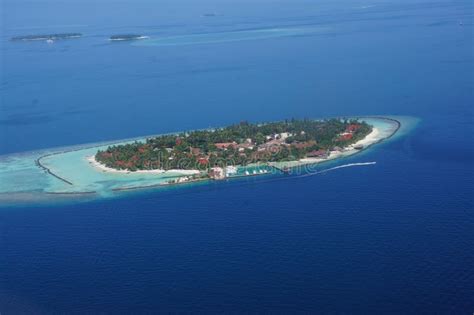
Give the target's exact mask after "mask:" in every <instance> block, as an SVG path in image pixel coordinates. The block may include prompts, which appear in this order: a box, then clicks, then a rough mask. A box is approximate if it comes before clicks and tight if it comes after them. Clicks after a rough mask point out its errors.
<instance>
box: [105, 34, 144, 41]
mask: <svg viewBox="0 0 474 315" xmlns="http://www.w3.org/2000/svg"><path fill="white" fill-rule="evenodd" d="M146 38H148V36H144V35H139V34H118V35H112V36H110V38H109V40H111V41H126V40H137V39H146Z"/></svg>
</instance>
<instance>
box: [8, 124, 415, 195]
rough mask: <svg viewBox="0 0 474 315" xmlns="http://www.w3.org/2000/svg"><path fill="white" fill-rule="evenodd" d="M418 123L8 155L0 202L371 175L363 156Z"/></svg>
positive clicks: (212, 132)
mask: <svg viewBox="0 0 474 315" xmlns="http://www.w3.org/2000/svg"><path fill="white" fill-rule="evenodd" d="M418 121H419V120H418V119H417V118H414V117H407V116H383V117H382V116H358V117H346V118H332V119H316V120H315V119H289V120H284V121H278V122H269V123H250V122H246V121H243V122H240V123H236V124H233V125H230V126H228V127H222V128H209V129H202V130H195V131H188V132H175V133H168V134H161V135H149V136H142V137H137V138H131V139H120V140H115V141H107V142H100V143H88V144H87V143H86V144H80V145H73V146H68V147H62V148H51V149H44V150H40V151H32V152H29V153H22V154H13V155H11V156H5V157H4V158H3V159H2V163H3V164H2V168H1V169H0V177H1V178H2V179H3V181H2V183H5V184H4V185H0V201H1V202H3V203H5V202H13V203H16V202H26V203H28V202H31V201H35V202H36V201H45V202H50V201H52V200H54V201H55V202H56V201H57V202H62V201H65V200H84V201H86V200H94V199H96V198H114V197H115V196H118V195H121V194H122V192H124V193H125V192H132V191H136V190H145V191H146V190H155V189H160V188H162V189H163V191H166V190H167V189H174V188H175V187H176V188H177V186H179V185H183V186H188V187H192V186H195V185H196V186H197V185H206V183H210V182H213V181H220V180H234V179H235V180H237V179H239V178H240V179H241V180H250V181H254V180H258V178H261V179H262V180H283V179H285V178H287V177H288V176H291V177H298V176H313V175H318V174H325V173H327V172H332V171H342V170H343V169H346V168H348V167H349V168H352V167H357V168H359V167H373V165H376V163H377V161H375V160H373V158H375V157H376V156H373V155H370V154H363V152H368V151H370V150H371V148H373V147H375V146H376V145H377V144H378V143H381V142H383V141H386V140H388V139H389V138H398V137H401V136H403V135H406V134H407V133H408V132H409V131H410V130H412V129H413V128H415V127H416V125H417V123H418ZM358 154H360V158H357V159H353V157H354V156H355V155H358ZM1 202H0V203H1Z"/></svg>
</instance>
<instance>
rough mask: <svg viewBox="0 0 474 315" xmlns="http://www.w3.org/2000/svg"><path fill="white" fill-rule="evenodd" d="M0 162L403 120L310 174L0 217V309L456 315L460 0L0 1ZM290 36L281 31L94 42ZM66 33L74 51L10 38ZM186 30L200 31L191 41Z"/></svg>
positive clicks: (462, 58)
mask: <svg viewBox="0 0 474 315" xmlns="http://www.w3.org/2000/svg"><path fill="white" fill-rule="evenodd" d="M0 10H1V12H0V19H1V22H0V35H1V38H0V57H1V63H0V79H1V82H0V84H1V85H0V102H1V103H0V153H1V154H10V153H16V152H23V151H31V150H38V149H44V148H51V147H58V146H67V145H75V144H81V143H89V142H98V141H107V140H116V139H122V138H131V137H136V136H142V135H149V134H158V133H164V132H172V131H180V130H186V129H197V128H207V127H209V126H223V125H227V124H230V123H235V122H239V121H242V120H249V121H254V122H257V121H272V120H279V119H284V118H291V117H298V118H304V117H308V118H320V117H330V116H341V115H404V116H412V117H416V118H419V119H420V122H419V123H418V125H417V126H416V127H415V128H413V129H412V130H411V132H410V133H409V134H407V135H405V136H403V137H399V138H396V139H394V140H390V141H388V142H385V143H383V144H381V145H378V146H377V147H376V148H374V149H372V150H370V151H369V152H367V153H365V154H362V155H360V156H355V157H353V158H350V159H349V160H350V161H354V162H364V161H376V162H377V164H376V165H374V166H370V167H359V168H346V169H339V170H335V171H332V172H327V173H325V174H323V175H316V176H309V177H304V178H293V177H286V178H282V179H278V180H267V179H246V180H239V181H231V182H224V183H218V184H207V185H198V186H195V187H186V188H180V189H169V190H166V191H159V190H156V191H144V192H139V193H130V194H123V195H121V196H120V197H119V198H115V199H104V200H97V201H91V202H86V203H84V202H81V203H69V204H50V205H47V204H36V205H35V204H34V205H31V206H28V207H27V206H15V207H14V206H12V207H0V313H1V314H2V315H4V314H5V315H9V314H19V313H26V314H51V313H77V314H79V313H80V314H86V313H87V314H89V313H90V314H94V313H110V314H116V313H165V312H173V313H189V312H191V313H193V312H199V313H243V312H249V313H300V312H301V313H338V314H356V313H360V314H368V313H374V314H382V313H393V314H408V313H413V314H415V313H416V314H419V313H427V314H428V313H429V314H472V313H473V312H474V202H473V201H474V197H473V191H474V141H473V140H474V128H473V126H474V121H473V120H474V119H473V117H474V112H473V108H474V92H473V91H474V23H473V19H474V5H473V3H472V1H471V0H449V1H448V0H410V1H408V0H372V1H362V0H360V1H359V0H338V1H334V0H331V1H329V0H324V1H308V0H252V1H250V0H242V1H230V0H225V1H224V0H204V1H196V0H157V1H151V0H150V1H146V0H137V1H106V0H96V1H90V0H86V1H80V0H63V1H61V0H36V1H32V0H29V1H26V0H4V1H2V2H1V3H0ZM294 27H304V28H310V29H316V28H317V29H319V28H321V29H322V30H323V31H321V32H314V33H310V34H302V35H298V36H296V35H295V36H282V37H276V38H267V39H258V40H251V39H249V40H245V39H243V40H242V39H240V40H238V41H222V42H219V41H216V42H213V43H207V44H204V43H200V44H199V43H192V38H194V37H192V36H191V43H187V44H177V45H169V46H137V45H134V44H130V43H128V42H127V43H110V42H109V41H108V40H107V38H108V36H110V35H113V34H117V33H140V34H145V35H149V36H151V37H153V38H160V37H170V36H178V35H179V36H189V35H192V34H213V33H222V34H223V35H222V37H223V38H226V36H227V34H229V32H235V31H242V30H259V29H279V28H294ZM62 32H81V33H83V34H84V37H83V38H80V39H76V40H66V41H56V42H55V43H53V44H46V43H45V42H43V41H42V42H25V43H21V42H10V41H9V38H10V37H11V36H16V35H28V34H40V33H62ZM206 36H207V35H206Z"/></svg>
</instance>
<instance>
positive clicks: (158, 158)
mask: <svg viewBox="0 0 474 315" xmlns="http://www.w3.org/2000/svg"><path fill="white" fill-rule="evenodd" d="M372 132H373V126H372V125H369V124H368V123H367V122H365V121H360V120H356V119H328V120H309V119H303V120H298V119H291V120H285V121H281V122H271V123H262V124H253V123H249V122H246V121H243V122H240V123H239V124H235V125H231V126H228V127H224V128H218V129H211V130H197V131H191V132H183V133H179V134H173V135H161V136H157V137H153V138H149V139H146V141H143V142H138V141H136V142H133V143H128V144H121V145H113V146H109V147H107V148H106V149H105V150H99V151H98V152H97V153H96V155H95V156H94V157H93V158H94V161H93V162H94V163H95V164H96V166H97V165H99V166H100V165H101V166H103V167H104V168H105V169H108V170H116V171H126V172H137V171H138V172H140V171H141V172H144V171H158V172H160V171H168V170H188V171H193V170H194V171H195V174H197V173H200V174H202V173H205V174H207V176H209V177H211V178H222V177H226V176H225V175H226V174H229V173H232V172H234V171H235V166H246V165H250V164H255V163H278V162H286V161H298V160H305V159H306V160H308V161H311V159H318V160H321V159H328V158H329V157H330V156H331V154H332V153H333V154H334V153H341V152H343V151H346V150H361V149H363V148H364V146H363V145H362V144H357V143H358V142H360V141H362V140H363V139H365V138H366V137H367V136H368V135H369V134H371V133H372Z"/></svg>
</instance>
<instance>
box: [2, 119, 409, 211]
mask: <svg viewBox="0 0 474 315" xmlns="http://www.w3.org/2000/svg"><path fill="white" fill-rule="evenodd" d="M361 119H363V120H365V121H367V122H368V123H369V124H372V125H373V126H374V127H376V128H377V129H378V130H379V131H380V135H379V137H380V138H388V137H391V136H392V135H395V137H399V136H401V135H403V134H405V133H407V132H408V131H409V130H411V129H412V128H413V127H414V126H415V125H416V122H417V119H415V118H412V117H394V119H397V120H398V121H400V123H401V127H400V129H399V130H398V124H397V123H395V122H394V121H390V120H386V119H378V118H370V117H368V118H361ZM146 138H148V137H143V138H137V139H133V140H122V141H113V142H111V143H100V144H85V145H81V146H76V147H68V148H56V149H50V150H42V151H40V152H30V153H24V154H13V155H6V156H3V157H1V159H2V163H1V169H0V179H1V181H0V182H1V186H0V194H1V195H0V196H1V198H2V200H3V201H4V202H7V201H8V200H10V201H12V200H14V201H21V199H22V198H21V194H24V195H25V198H26V199H27V201H29V202H31V201H32V199H33V200H34V197H33V196H35V195H36V196H37V199H38V200H43V201H44V200H47V199H51V200H52V201H54V200H55V199H57V198H61V199H64V198H67V197H71V198H76V199H77V198H78V197H80V198H79V199H84V197H88V199H90V198H97V197H111V196H117V195H118V193H116V192H114V191H120V190H134V189H138V188H152V187H155V188H157V189H158V188H160V186H163V185H166V184H167V182H168V181H169V180H170V179H173V178H177V177H180V176H182V175H181V174H179V173H173V172H166V173H163V174H151V173H149V174H146V173H135V172H129V173H113V172H104V171H101V170H99V169H96V168H95V167H93V166H92V165H91V163H90V162H89V161H88V157H90V156H93V155H95V153H96V152H97V150H103V149H106V148H107V147H108V146H109V145H110V144H112V143H113V144H121V143H127V142H133V141H143V140H145V139H146ZM376 145H377V144H374V145H373V146H374V147H375V146H376ZM370 149H371V148H370ZM370 149H366V150H370ZM366 150H363V151H362V152H365V151H366ZM362 152H357V153H362ZM350 155H353V153H350V152H348V153H346V154H343V155H342V156H341V157H339V158H336V159H334V160H328V161H324V164H329V163H330V164H329V165H331V166H332V167H333V166H334V165H337V164H341V163H342V162H341V160H343V159H344V158H347V157H349V156H350ZM38 159H39V161H40V162H41V165H42V166H43V167H44V168H46V169H49V170H50V172H51V173H48V171H47V170H45V169H42V168H40V166H39V165H38V164H37V163H38V162H37V161H38ZM308 164H309V165H308ZM311 164H312V165H311ZM319 164H320V163H314V164H313V163H308V162H306V163H302V162H297V161H296V162H282V163H280V164H279V165H278V166H279V168H283V167H293V168H296V169H295V170H294V171H293V172H294V173H297V174H300V175H301V174H302V173H311V172H315V171H320V169H321V167H324V166H319ZM300 166H301V167H300ZM328 167H329V166H328ZM254 170H255V171H256V172H257V174H258V175H259V176H268V175H271V174H270V173H267V174H259V171H260V170H262V171H263V170H265V171H273V175H275V174H279V172H278V171H275V169H272V168H268V167H267V166H266V165H265V164H262V165H255V166H248V167H239V168H238V173H237V174H236V175H237V177H238V176H243V175H245V171H249V173H250V175H255V174H254V173H253V172H254ZM280 175H281V173H280ZM193 184H194V183H183V184H182V185H193ZM182 185H180V186H182ZM81 197H82V198H81Z"/></svg>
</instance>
